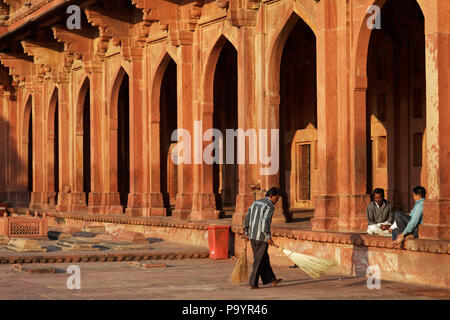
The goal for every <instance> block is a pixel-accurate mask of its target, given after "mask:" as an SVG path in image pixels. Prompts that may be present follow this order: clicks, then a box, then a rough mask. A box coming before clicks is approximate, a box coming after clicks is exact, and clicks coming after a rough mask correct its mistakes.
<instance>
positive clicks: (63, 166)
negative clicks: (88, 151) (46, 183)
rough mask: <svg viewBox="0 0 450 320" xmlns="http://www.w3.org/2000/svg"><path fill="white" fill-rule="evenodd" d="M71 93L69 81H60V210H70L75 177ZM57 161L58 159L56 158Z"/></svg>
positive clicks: (56, 182)
mask: <svg viewBox="0 0 450 320" xmlns="http://www.w3.org/2000/svg"><path fill="white" fill-rule="evenodd" d="M69 99H70V95H69V82H68V81H67V82H66V81H63V82H60V83H59V89H58V115H59V119H58V124H59V129H58V130H59V139H58V141H59V152H58V154H59V165H58V168H59V181H55V184H58V183H59V187H58V189H57V190H59V192H58V204H57V206H56V209H57V210H58V211H69V210H70V207H71V204H72V203H73V202H74V201H73V200H74V199H73V197H72V196H73V195H74V194H73V193H72V190H73V179H72V178H71V176H72V175H71V174H70V172H71V166H70V164H71V159H70V155H71V154H72V152H71V151H70V146H71V134H70V128H71V116H70V108H71V107H72V105H71V103H70V100H69ZM55 161H56V159H55Z"/></svg>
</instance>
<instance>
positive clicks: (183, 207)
mask: <svg viewBox="0 0 450 320" xmlns="http://www.w3.org/2000/svg"><path fill="white" fill-rule="evenodd" d="M191 212H192V194H180V193H179V194H177V200H176V204H175V210H174V211H173V213H172V216H173V217H174V218H177V219H183V220H187V219H189V218H190V216H191Z"/></svg>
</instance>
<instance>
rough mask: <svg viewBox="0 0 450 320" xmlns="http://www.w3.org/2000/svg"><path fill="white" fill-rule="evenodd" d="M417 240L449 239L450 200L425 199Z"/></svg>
mask: <svg viewBox="0 0 450 320" xmlns="http://www.w3.org/2000/svg"><path fill="white" fill-rule="evenodd" d="M419 238H423V239H430V240H449V239H450V199H425V201H424V203H423V224H421V225H419Z"/></svg>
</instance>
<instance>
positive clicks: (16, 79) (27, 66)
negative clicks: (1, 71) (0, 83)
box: [0, 53, 38, 87]
mask: <svg viewBox="0 0 450 320" xmlns="http://www.w3.org/2000/svg"><path fill="white" fill-rule="evenodd" d="M0 63H1V64H2V65H4V66H5V67H7V68H8V69H9V74H10V75H11V76H12V77H13V81H12V83H11V85H12V86H13V87H18V86H22V85H23V84H24V82H27V81H31V80H32V79H31V77H32V75H36V74H38V68H37V66H36V65H34V64H33V62H32V61H30V59H29V57H28V56H27V55H25V54H21V53H0Z"/></svg>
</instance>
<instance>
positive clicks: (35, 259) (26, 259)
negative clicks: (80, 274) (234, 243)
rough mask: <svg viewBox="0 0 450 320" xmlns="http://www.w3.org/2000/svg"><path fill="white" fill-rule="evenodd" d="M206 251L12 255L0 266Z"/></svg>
mask: <svg viewBox="0 0 450 320" xmlns="http://www.w3.org/2000/svg"><path fill="white" fill-rule="evenodd" d="M208 256H209V252H208V251H195V252H154V253H142V252H141V253H138V252H136V253H134V252H133V253H129V252H127V253H91V252H89V253H86V252H82V253H77V254H64V255H57V254H49V255H42V254H41V255H31V254H28V255H14V256H3V257H1V256H0V264H21V263H71V262H114V261H139V260H161V259H168V260H178V259H203V258H208Z"/></svg>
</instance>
